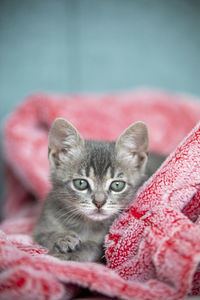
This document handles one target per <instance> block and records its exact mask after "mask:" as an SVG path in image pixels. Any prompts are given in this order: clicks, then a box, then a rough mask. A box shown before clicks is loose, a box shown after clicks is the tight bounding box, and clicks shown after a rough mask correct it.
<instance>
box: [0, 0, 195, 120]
mask: <svg viewBox="0 0 200 300" xmlns="http://www.w3.org/2000/svg"><path fill="white" fill-rule="evenodd" d="M138 86H150V87H158V88H164V89H167V90H169V91H175V92H186V93H191V94H195V95H197V96H199V97H200V1H199V0H187V1H186V0H167V1H166V0H0V122H2V119H3V118H4V117H5V115H6V114H7V113H8V112H10V111H11V110H12V109H13V108H14V106H15V105H16V104H17V103H18V102H19V101H20V100H21V99H22V98H24V97H25V96H26V95H27V94H29V93H32V92H34V91H52V92H53V91H55V92H66V93H68V92H74V91H78V92H82V91H92V92H94V91H97V92H98V91H116V90H127V89H133V88H135V87H138Z"/></svg>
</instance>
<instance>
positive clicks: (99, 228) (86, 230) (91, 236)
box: [79, 223, 109, 244]
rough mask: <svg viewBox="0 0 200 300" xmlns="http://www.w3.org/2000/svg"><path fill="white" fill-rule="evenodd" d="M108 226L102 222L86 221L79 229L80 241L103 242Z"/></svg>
mask: <svg viewBox="0 0 200 300" xmlns="http://www.w3.org/2000/svg"><path fill="white" fill-rule="evenodd" d="M108 228H109V226H108V225H106V224H102V223H100V224H92V223H89V224H87V223H86V224H84V226H83V227H82V228H81V229H80V231H79V234H80V238H81V241H82V242H85V241H94V242H96V243H98V244H101V243H103V242H104V238H105V235H106V234H107V233H108Z"/></svg>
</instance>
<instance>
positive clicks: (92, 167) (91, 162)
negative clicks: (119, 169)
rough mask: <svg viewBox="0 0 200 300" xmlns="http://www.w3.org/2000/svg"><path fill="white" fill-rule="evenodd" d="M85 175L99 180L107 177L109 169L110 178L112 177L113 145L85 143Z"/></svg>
mask: <svg viewBox="0 0 200 300" xmlns="http://www.w3.org/2000/svg"><path fill="white" fill-rule="evenodd" d="M86 160H87V167H86V174H87V176H90V174H92V175H93V176H94V175H95V176H98V177H100V178H102V177H104V176H105V175H107V172H109V171H108V170H109V169H110V173H111V176H112V177H113V176H114V167H113V164H114V143H110V142H98V141H86Z"/></svg>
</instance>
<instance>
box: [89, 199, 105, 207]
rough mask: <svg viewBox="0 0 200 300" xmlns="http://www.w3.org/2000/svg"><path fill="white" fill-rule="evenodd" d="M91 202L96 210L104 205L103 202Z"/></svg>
mask: <svg viewBox="0 0 200 300" xmlns="http://www.w3.org/2000/svg"><path fill="white" fill-rule="evenodd" d="M92 202H93V203H94V204H95V205H96V207H97V208H101V207H102V206H103V205H104V204H105V203H106V201H105V200H103V201H97V200H93V201H92Z"/></svg>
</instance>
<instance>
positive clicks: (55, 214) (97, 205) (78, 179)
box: [33, 118, 162, 261]
mask: <svg viewBox="0 0 200 300" xmlns="http://www.w3.org/2000/svg"><path fill="white" fill-rule="evenodd" d="M147 158H148V131H147V127H146V125H145V124H144V123H143V122H136V123H134V124H133V125H131V126H130V127H128V128H127V129H126V130H125V131H124V132H123V133H122V134H121V135H120V137H119V138H118V139H117V141H116V142H100V141H99V142H98V141H86V140H84V139H83V138H82V137H81V135H80V134H79V132H78V131H77V130H76V129H75V128H74V127H73V126H72V125H71V124H70V123H69V122H67V121H66V120H64V119H61V118H58V119H56V120H55V121H54V123H53V125H52V127H51V129H50V133H49V161H50V168H51V180H52V190H51V192H50V194H49V195H48V197H47V199H46V201H45V204H44V207H43V210H42V212H41V215H40V218H39V220H38V222H37V224H36V227H35V230H34V234H33V236H34V239H35V241H36V242H38V243H39V244H41V245H43V246H45V247H47V248H49V249H50V254H51V255H53V256H56V257H59V258H60V259H63V260H76V261H99V260H100V259H101V257H102V255H103V242H104V237H105V235H106V234H107V233H108V229H109V226H110V225H111V223H112V222H113V220H114V219H115V218H116V216H117V215H118V214H119V213H120V212H121V211H122V210H123V209H124V208H125V206H126V205H127V204H128V203H129V202H130V201H131V200H132V199H133V197H134V195H135V192H136V191H137V189H138V187H139V186H140V185H141V184H142V183H143V182H144V180H145V178H147V177H148V176H150V175H151V174H152V173H153V172H154V171H155V169H156V168H157V167H158V166H159V165H160V163H161V161H162V157H157V156H155V155H152V156H151V159H150V160H152V162H153V164H151V163H150V164H149V166H148V167H147ZM152 166H153V168H152ZM145 171H147V173H148V174H145Z"/></svg>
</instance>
